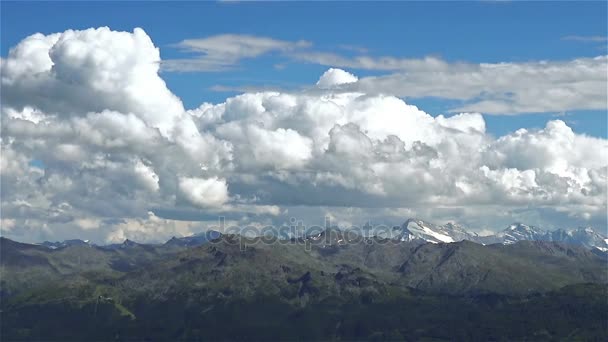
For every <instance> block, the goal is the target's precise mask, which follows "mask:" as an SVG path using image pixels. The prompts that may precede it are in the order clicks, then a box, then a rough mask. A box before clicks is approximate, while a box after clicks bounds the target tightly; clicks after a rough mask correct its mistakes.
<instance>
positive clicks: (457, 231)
mask: <svg viewBox="0 0 608 342" xmlns="http://www.w3.org/2000/svg"><path fill="white" fill-rule="evenodd" d="M395 230H398V231H399V232H398V234H397V235H396V236H395V237H396V238H397V239H399V240H400V241H414V240H424V241H426V242H431V243H441V242H444V243H446V242H456V241H462V240H469V241H476V240H477V234H474V233H469V232H467V231H466V230H465V229H464V228H463V227H462V226H460V225H457V224H454V223H448V224H446V225H443V226H439V225H435V224H432V223H429V222H425V221H422V220H420V219H415V218H411V219H408V220H407V221H405V223H404V224H403V225H402V226H401V227H397V228H395Z"/></svg>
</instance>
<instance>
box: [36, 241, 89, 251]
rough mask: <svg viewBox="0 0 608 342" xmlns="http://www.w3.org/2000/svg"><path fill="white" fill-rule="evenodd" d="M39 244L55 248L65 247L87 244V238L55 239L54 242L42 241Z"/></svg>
mask: <svg viewBox="0 0 608 342" xmlns="http://www.w3.org/2000/svg"><path fill="white" fill-rule="evenodd" d="M40 245H41V246H44V247H47V248H50V249H57V248H65V247H68V246H79V245H80V246H84V245H89V240H80V239H72V240H64V241H56V242H50V241H44V242H43V243H41V244H40Z"/></svg>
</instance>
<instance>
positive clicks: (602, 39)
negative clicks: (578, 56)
mask: <svg viewBox="0 0 608 342" xmlns="http://www.w3.org/2000/svg"><path fill="white" fill-rule="evenodd" d="M562 40H572V41H575V42H584V43H587V42H591V43H602V42H606V41H608V37H606V36H577V35H571V36H564V37H562Z"/></svg>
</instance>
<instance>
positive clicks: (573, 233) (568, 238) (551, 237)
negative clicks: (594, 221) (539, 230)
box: [545, 227, 608, 252]
mask: <svg viewBox="0 0 608 342" xmlns="http://www.w3.org/2000/svg"><path fill="white" fill-rule="evenodd" d="M545 239H546V240H547V241H557V242H565V243H571V244H576V245H581V246H585V247H587V248H593V247H595V248H597V249H599V250H600V251H602V252H607V251H608V238H606V236H603V235H602V234H600V233H598V232H596V231H595V230H594V229H593V228H591V227H580V228H578V229H573V230H564V229H558V230H555V231H553V232H547V236H546V238H545Z"/></svg>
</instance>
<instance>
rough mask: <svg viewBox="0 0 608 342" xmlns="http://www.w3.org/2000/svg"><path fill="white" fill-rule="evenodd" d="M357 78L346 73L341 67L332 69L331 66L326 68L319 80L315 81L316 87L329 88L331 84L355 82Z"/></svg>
mask: <svg viewBox="0 0 608 342" xmlns="http://www.w3.org/2000/svg"><path fill="white" fill-rule="evenodd" d="M357 80H358V78H357V77H356V76H355V75H353V74H351V73H348V72H346V71H344V70H342V69H334V68H331V69H329V70H327V71H326V72H325V73H324V74H323V75H322V76H321V78H319V81H318V82H317V87H319V88H331V87H333V86H337V85H341V84H349V83H355V82H357Z"/></svg>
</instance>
